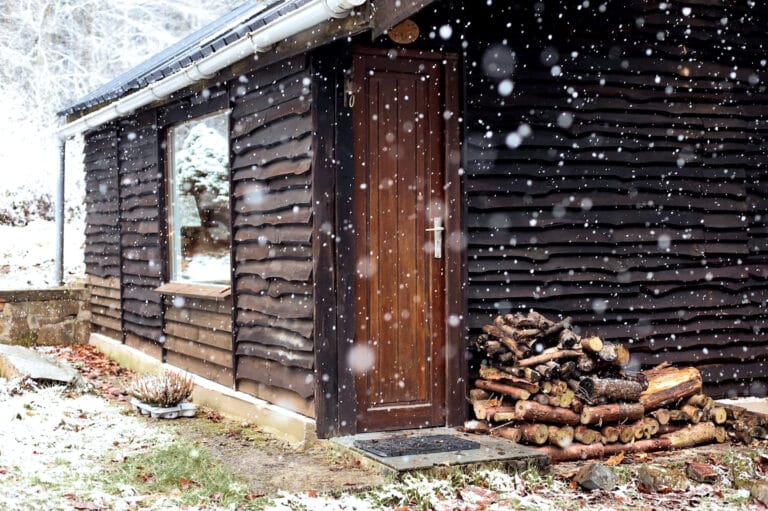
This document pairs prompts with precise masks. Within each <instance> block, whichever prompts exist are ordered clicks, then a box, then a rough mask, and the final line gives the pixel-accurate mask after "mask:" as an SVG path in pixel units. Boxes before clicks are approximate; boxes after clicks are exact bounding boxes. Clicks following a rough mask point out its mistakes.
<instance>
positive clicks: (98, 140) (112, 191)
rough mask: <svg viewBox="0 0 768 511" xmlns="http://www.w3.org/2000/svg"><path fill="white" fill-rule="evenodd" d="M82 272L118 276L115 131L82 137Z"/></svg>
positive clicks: (110, 127) (105, 129)
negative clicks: (83, 211)
mask: <svg viewBox="0 0 768 511" xmlns="http://www.w3.org/2000/svg"><path fill="white" fill-rule="evenodd" d="M83 162H84V167H85V211H86V216H85V223H86V228H85V272H86V273H87V274H88V275H94V276H96V277H101V278H108V277H118V276H119V275H120V244H119V238H120V232H119V229H118V209H119V204H120V202H119V197H118V186H117V180H118V175H117V166H118V163H117V130H116V129H115V127H114V126H113V125H111V124H110V125H107V126H104V127H102V128H100V129H98V130H95V131H91V132H89V133H87V134H86V135H85V150H84V157H83Z"/></svg>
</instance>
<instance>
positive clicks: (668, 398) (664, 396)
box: [640, 366, 702, 410]
mask: <svg viewBox="0 0 768 511" xmlns="http://www.w3.org/2000/svg"><path fill="white" fill-rule="evenodd" d="M643 374H645V376H646V378H648V388H647V389H645V390H644V391H643V393H642V394H641V395H640V402H641V403H642V404H643V406H644V407H645V409H646V410H655V409H656V408H661V407H662V406H666V405H669V404H675V403H677V402H678V401H680V400H681V399H684V398H687V397H690V396H692V395H694V394H699V393H701V389H702V383H701V373H699V370H698V369H696V368H695V367H682V368H677V367H668V366H667V367H664V366H660V367H657V368H654V369H650V370H648V371H644V372H643Z"/></svg>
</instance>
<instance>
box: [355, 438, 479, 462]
mask: <svg viewBox="0 0 768 511" xmlns="http://www.w3.org/2000/svg"><path fill="white" fill-rule="evenodd" d="M354 446H355V447H357V448H358V449H362V450H364V451H366V452H369V453H371V454H374V455H376V456H380V457H382V458H392V457H395V456H414V455H416V454H432V453H436V452H452V451H467V450H470V449H479V448H480V444H478V443H477V442H472V441H471V440H465V439H463V438H459V437H455V436H451V435H428V436H411V437H402V436H401V437H393V438H386V439H382V440H355V442H354Z"/></svg>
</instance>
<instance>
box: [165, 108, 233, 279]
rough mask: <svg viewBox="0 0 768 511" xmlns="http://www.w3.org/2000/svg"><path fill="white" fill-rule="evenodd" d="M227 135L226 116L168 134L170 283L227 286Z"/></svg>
mask: <svg viewBox="0 0 768 511" xmlns="http://www.w3.org/2000/svg"><path fill="white" fill-rule="evenodd" d="M228 132H229V114H228V113H227V112H224V113H218V114H214V115H211V116H208V117H203V118H199V119H195V120H192V121H189V122H185V123H183V124H179V125H177V126H174V127H172V128H171V129H170V130H169V132H168V142H169V144H168V150H169V163H170V172H169V201H170V204H169V219H168V220H169V222H168V223H169V229H170V255H171V280H173V281H191V282H199V283H228V282H229V281H230V254H229V247H230V232H229V225H230V213H229V137H228Z"/></svg>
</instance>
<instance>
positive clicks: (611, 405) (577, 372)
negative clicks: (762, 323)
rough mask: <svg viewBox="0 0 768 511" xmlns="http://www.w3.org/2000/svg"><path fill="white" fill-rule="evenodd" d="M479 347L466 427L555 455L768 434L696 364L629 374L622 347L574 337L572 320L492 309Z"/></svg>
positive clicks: (598, 453) (664, 446)
mask: <svg viewBox="0 0 768 511" xmlns="http://www.w3.org/2000/svg"><path fill="white" fill-rule="evenodd" d="M476 346H477V348H478V351H479V352H480V353H481V355H482V356H483V361H482V364H481V366H480V368H479V374H478V378H477V379H476V380H475V383H474V388H473V389H472V390H471V391H470V395H469V400H470V402H471V404H472V408H473V411H474V414H475V417H476V419H477V421H473V423H472V424H470V425H468V426H467V429H468V430H473V431H478V432H485V433H490V434H492V435H496V436H500V437H503V438H507V439H510V440H513V441H516V442H522V443H526V444H530V445H536V446H543V447H541V448H540V449H541V450H542V451H543V452H545V453H546V454H548V455H550V456H551V457H552V459H553V461H561V460H569V459H584V458H589V457H599V456H604V455H610V454H615V453H617V452H621V451H624V452H640V451H654V450H665V449H673V448H683V447H691V446H694V445H699V444H704V443H711V442H724V441H725V440H726V438H727V437H730V438H731V439H736V440H742V441H744V440H747V439H751V438H754V437H756V436H759V435H760V434H765V429H762V430H761V429H759V428H762V427H763V424H762V423H760V424H757V423H755V421H754V420H753V421H752V422H751V423H750V422H749V421H745V420H744V419H743V417H741V416H739V411H738V410H737V409H735V408H733V407H731V408H726V407H723V406H719V405H717V404H716V403H715V402H714V401H713V400H712V399H711V398H710V397H708V396H706V395H705V394H703V392H702V381H701V374H700V373H699V371H698V370H697V369H696V368H693V367H680V368H678V367H672V366H670V365H668V364H666V363H665V364H662V365H660V366H657V367H655V368H653V369H649V370H646V371H641V372H631V371H629V370H628V369H627V365H628V363H629V359H630V353H629V350H628V349H627V348H626V347H625V346H623V345H621V344H618V343H613V342H608V341H605V340H603V339H602V338H600V337H598V336H594V335H590V336H584V337H582V336H580V335H578V334H577V333H576V332H575V331H574V329H573V328H572V326H571V320H570V318H565V319H563V320H561V321H552V320H550V319H548V318H546V317H544V316H542V315H541V314H539V313H537V312H534V311H531V312H529V313H528V314H521V313H517V314H507V315H503V316H498V317H497V318H496V319H495V320H494V322H493V324H492V325H486V326H484V327H483V333H482V334H481V335H480V336H479V337H478V338H477V340H476ZM742 415H743V414H742ZM726 427H727V433H726V429H725V428H726Z"/></svg>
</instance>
